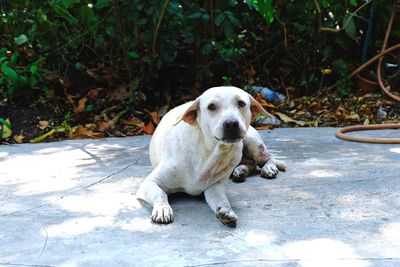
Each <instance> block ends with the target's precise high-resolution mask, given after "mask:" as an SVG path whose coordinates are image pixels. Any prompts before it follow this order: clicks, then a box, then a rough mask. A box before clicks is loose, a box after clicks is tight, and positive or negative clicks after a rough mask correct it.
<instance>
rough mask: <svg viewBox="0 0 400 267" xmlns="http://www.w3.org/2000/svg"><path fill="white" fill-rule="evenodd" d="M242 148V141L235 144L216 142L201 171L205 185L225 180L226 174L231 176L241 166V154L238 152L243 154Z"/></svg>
mask: <svg viewBox="0 0 400 267" xmlns="http://www.w3.org/2000/svg"><path fill="white" fill-rule="evenodd" d="M242 147H243V142H242V141H240V142H238V143H234V144H224V143H221V142H216V144H214V148H213V149H212V150H211V151H210V154H209V156H208V158H207V160H206V162H205V164H204V165H203V168H202V170H201V180H202V181H203V182H204V183H209V184H214V183H215V182H217V181H218V180H220V179H222V178H224V177H223V175H224V174H226V173H229V174H230V173H231V172H232V171H233V169H234V168H235V167H236V165H237V164H239V161H240V158H241V153H238V151H239V152H241V151H242Z"/></svg>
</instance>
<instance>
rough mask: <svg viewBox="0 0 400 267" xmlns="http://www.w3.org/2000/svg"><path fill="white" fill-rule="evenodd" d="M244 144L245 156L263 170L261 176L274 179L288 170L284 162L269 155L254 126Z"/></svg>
mask: <svg viewBox="0 0 400 267" xmlns="http://www.w3.org/2000/svg"><path fill="white" fill-rule="evenodd" d="M243 143H244V149H243V152H244V155H245V156H247V157H249V158H251V159H253V160H254V161H255V162H256V164H257V165H258V166H259V167H260V168H261V176H263V177H266V178H273V177H275V176H276V175H277V174H278V171H285V170H286V164H285V163H284V162H283V161H281V160H277V159H275V158H274V157H273V156H272V155H271V154H270V153H268V151H267V147H266V146H265V144H264V142H263V140H262V138H261V136H260V134H259V133H258V132H257V130H256V129H254V128H253V127H252V126H250V127H249V130H248V131H247V133H246V136H245V138H244V140H243Z"/></svg>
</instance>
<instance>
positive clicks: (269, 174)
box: [261, 162, 279, 178]
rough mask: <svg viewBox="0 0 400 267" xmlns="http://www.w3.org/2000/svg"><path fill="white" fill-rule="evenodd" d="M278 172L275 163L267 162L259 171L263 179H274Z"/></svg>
mask: <svg viewBox="0 0 400 267" xmlns="http://www.w3.org/2000/svg"><path fill="white" fill-rule="evenodd" d="M278 172H279V170H278V167H277V166H276V165H275V163H270V162H267V163H266V164H265V165H264V167H262V169H261V176H262V177H265V178H274V177H275V176H276V175H277V174H278Z"/></svg>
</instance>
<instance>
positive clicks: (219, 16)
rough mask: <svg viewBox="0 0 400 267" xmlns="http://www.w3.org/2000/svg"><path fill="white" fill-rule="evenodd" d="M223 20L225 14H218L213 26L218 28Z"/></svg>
mask: <svg viewBox="0 0 400 267" xmlns="http://www.w3.org/2000/svg"><path fill="white" fill-rule="evenodd" d="M224 20H225V13H221V14H218V16H217V17H216V18H215V25H217V26H219V25H221V23H222V22H223V21H224Z"/></svg>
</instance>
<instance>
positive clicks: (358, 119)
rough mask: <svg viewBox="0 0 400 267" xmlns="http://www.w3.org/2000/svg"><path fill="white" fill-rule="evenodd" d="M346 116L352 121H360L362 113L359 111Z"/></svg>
mask: <svg viewBox="0 0 400 267" xmlns="http://www.w3.org/2000/svg"><path fill="white" fill-rule="evenodd" d="M344 118H345V119H346V120H351V121H360V115H358V114H357V113H353V114H348V115H345V116H344Z"/></svg>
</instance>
